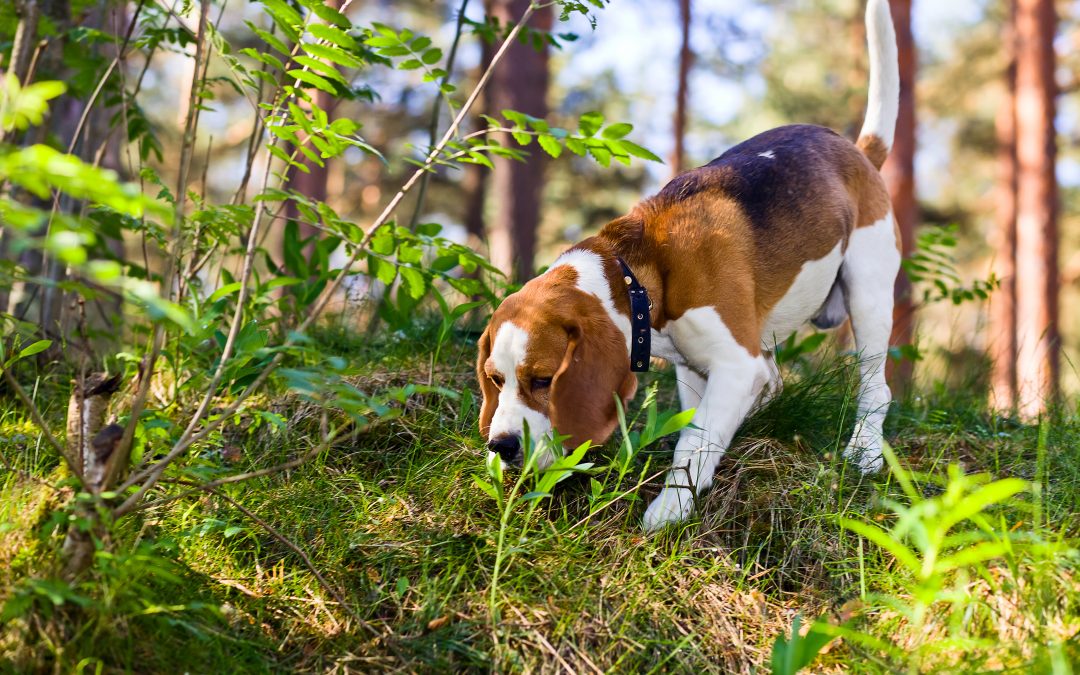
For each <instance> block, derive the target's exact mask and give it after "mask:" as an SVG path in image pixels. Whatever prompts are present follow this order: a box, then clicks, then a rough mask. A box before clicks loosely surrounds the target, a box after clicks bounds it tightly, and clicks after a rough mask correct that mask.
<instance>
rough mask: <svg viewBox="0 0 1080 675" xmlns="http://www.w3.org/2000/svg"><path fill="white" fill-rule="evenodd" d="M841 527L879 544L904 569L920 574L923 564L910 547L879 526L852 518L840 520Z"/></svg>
mask: <svg viewBox="0 0 1080 675" xmlns="http://www.w3.org/2000/svg"><path fill="white" fill-rule="evenodd" d="M839 523H840V527H842V528H844V529H845V530H850V531H852V532H854V533H855V534H858V535H859V536H861V537H863V538H864V539H868V540H870V541H871V542H873V543H875V544H877V545H878V546H879V547H881V548H883V549H885V550H886V551H888V552H889V553H892V554H893V557H895V558H896V559H897V561H899V562H900V564H902V565H903V566H904V567H907V568H908V569H909V570H911V571H912V572H918V571H919V568H920V567H921V564H920V563H919V559H918V557H917V556H916V555H915V554H914V553H913V552H912V551H911V549H909V548H908V547H906V546H904V545H903V544H901V543H900V542H899V541H896V540H895V539H893V538H892V537H891V536H889V533H888V532H886V531H885V530H883V529H881V528H880V527H878V526H877V525H871V524H869V523H864V522H862V521H859V520H852V519H851V518H841V519H840V520H839Z"/></svg>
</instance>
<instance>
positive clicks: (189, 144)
mask: <svg viewBox="0 0 1080 675" xmlns="http://www.w3.org/2000/svg"><path fill="white" fill-rule="evenodd" d="M209 13H210V0H202V3H201V8H200V11H199V32H198V34H197V36H196V39H195V68H194V70H193V71H192V79H191V91H190V92H189V94H188V111H187V119H186V120H185V122H184V139H183V144H182V145H181V147H180V172H179V176H178V177H177V181H176V183H177V190H176V194H175V195H174V197H175V200H176V208H175V210H174V212H173V226H172V233H171V244H172V248H173V250H174V251H176V250H178V248H179V241H180V224H181V223H182V222H183V219H184V205H185V202H186V196H187V178H188V172H189V171H190V169H191V156H192V153H193V150H194V145H195V125H196V123H197V120H198V114H197V113H198V109H199V82H200V70H203V69H202V68H201V66H202V63H203V59H204V57H205V54H204V49H205V48H206V22H207V17H208V16H209ZM203 74H204V75H205V73H203ZM175 259H176V256H175V255H169V256H168V257H167V258H166V261H165V273H164V276H163V277H162V281H163V282H164V284H165V293H164V297H165V299H166V300H170V299H171V298H172V294H173V276H174V269H173V267H174V265H175ZM164 336H165V326H164V324H163V323H161V322H158V324H157V325H156V326H154V335H153V337H152V338H151V346H150V354H149V355H148V358H147V360H146V364H145V367H144V369H143V372H142V377H141V379H140V380H139V389H138V391H137V392H136V393H135V398H134V399H133V400H132V402H131V420H130V421H129V422H128V425H127V428H125V429H124V436H123V437H122V438H121V439H120V444H119V445H118V446H117V449H116V452H120V453H123V457H126V456H128V453H129V452H130V451H131V443H132V441H133V440H134V438H135V427H136V426H138V424H139V418H140V417H141V416H142V411H143V408H145V407H146V399H147V397H148V396H149V394H150V381H151V380H152V379H153V376H154V366H155V364H156V362H157V359H158V356H159V355H160V354H161V348H162V341H163V339H164ZM126 464H127V462H126V461H118V462H116V463H115V464H114V465H113V469H114V473H113V475H110V476H107V477H106V480H107V482H108V483H109V484H111V483H112V482H113V481H115V479H116V475H115V471H119V469H120V468H121V467H122V466H124V465H126Z"/></svg>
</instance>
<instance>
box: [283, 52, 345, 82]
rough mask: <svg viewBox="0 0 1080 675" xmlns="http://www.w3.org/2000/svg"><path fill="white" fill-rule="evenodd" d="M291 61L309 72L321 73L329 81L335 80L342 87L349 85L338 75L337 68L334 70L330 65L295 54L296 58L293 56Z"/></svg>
mask: <svg viewBox="0 0 1080 675" xmlns="http://www.w3.org/2000/svg"><path fill="white" fill-rule="evenodd" d="M293 61H296V62H297V63H299V64H300V65H302V66H307V67H308V68H310V69H311V70H317V71H319V72H320V73H322V74H324V75H326V76H327V77H329V78H330V79H332V80H337V81H338V82H340V83H341V84H343V85H346V86H348V84H349V83H348V82H347V81H346V80H345V78H344V77H343V76H342V75H341V73H339V72H338V71H337V68H335V67H334V66H332V65H330V64H328V63H323V62H322V61H319V60H318V59H313V58H311V57H310V56H304V55H303V54H297V55H296V56H294V57H293Z"/></svg>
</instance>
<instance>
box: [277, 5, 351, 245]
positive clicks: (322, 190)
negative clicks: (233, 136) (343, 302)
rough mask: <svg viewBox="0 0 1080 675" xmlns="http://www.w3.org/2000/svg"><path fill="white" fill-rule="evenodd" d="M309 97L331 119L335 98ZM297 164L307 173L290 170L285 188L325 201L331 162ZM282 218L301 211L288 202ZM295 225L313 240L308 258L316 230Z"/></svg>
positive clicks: (297, 216)
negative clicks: (305, 169)
mask: <svg viewBox="0 0 1080 675" xmlns="http://www.w3.org/2000/svg"><path fill="white" fill-rule="evenodd" d="M328 4H329V5H330V6H331V7H333V8H334V9H337V10H340V9H341V4H342V0H330V2H329V3H328ZM309 94H310V96H311V99H312V102H314V104H315V105H317V106H318V107H319V108H320V109H322V110H323V111H325V112H326V114H327V116H329V118H330V119H331V120H333V114H332V113H333V107H334V104H335V99H334V97H333V96H331V95H330V94H329V93H327V92H325V91H323V90H321V89H316V90H315V91H311V92H309ZM299 105H300V107H301V108H303V109H304V110H305V111H310V110H311V105H310V104H309V103H307V102H306V101H301V102H300V103H299ZM300 139H301V141H304V142H306V138H305V136H304V135H303V134H301V135H300ZM317 152H318V151H316V153H317ZM297 161H298V162H300V163H301V164H303V165H304V166H306V167H307V169H308V171H307V173H305V172H303V171H300V170H299V169H293V170H291V171H290V172H289V180H288V184H287V187H288V188H289V189H290V190H296V191H297V192H299V193H300V194H302V195H304V196H305V197H307V198H308V199H310V200H312V201H315V202H325V201H326V197H327V194H328V191H327V182H328V180H329V178H330V169H329V166H330V164H329V162H330V161H331V160H329V159H324V160H323V165H322V166H319V165H318V164H316V163H314V162H312V161H310V160H308V159H307V158H306V157H304V155H302V154H301V155H298V156H297ZM285 217H286V218H290V219H293V220H299V219H301V216H300V212H299V211H298V210H297V208H296V203H295V202H293V201H291V200H290V201H289V202H287V203H286V205H285ZM297 226H298V229H299V234H300V239H301V240H303V239H308V238H312V240H311V241H312V243H311V244H309V245H308V247H307V248H306V249H305V251H304V253H305V255H309V254H310V252H311V250H312V249H313V248H314V242H316V241H318V234H319V229H318V228H317V227H315V226H313V225H311V224H309V223H307V222H298V223H297Z"/></svg>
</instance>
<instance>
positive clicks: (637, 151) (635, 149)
mask: <svg viewBox="0 0 1080 675" xmlns="http://www.w3.org/2000/svg"><path fill="white" fill-rule="evenodd" d="M621 145H622V147H623V150H626V151H627V152H628V153H630V154H631V155H633V156H634V157H639V158H641V159H647V160H649V161H650V162H661V163H663V161H664V160H662V159H660V158H659V157H657V156H656V155H655V154H653V153H652V152H650V151H649V150H646V149H645V148H643V147H641V146H640V145H638V144H637V143H634V142H632V141H628V140H625V139H624V140H622V141H621Z"/></svg>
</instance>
